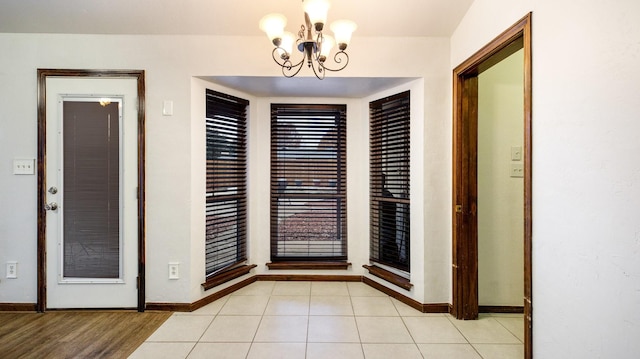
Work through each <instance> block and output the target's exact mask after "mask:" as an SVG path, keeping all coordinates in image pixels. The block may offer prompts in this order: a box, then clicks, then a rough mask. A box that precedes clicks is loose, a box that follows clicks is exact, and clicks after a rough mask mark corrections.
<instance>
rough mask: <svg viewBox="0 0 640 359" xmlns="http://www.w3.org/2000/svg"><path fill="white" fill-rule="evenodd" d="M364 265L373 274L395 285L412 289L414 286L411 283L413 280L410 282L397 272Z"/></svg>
mask: <svg viewBox="0 0 640 359" xmlns="http://www.w3.org/2000/svg"><path fill="white" fill-rule="evenodd" d="M362 267H363V268H364V269H366V270H368V271H369V273H371V274H372V275H374V276H376V277H378V278H380V279H384V280H385V281H387V282H389V283H391V284H393V285H395V286H398V287H400V288H402V289H404V290H411V287H413V284H411V282H409V280H408V279H407V278H405V277H401V276H399V275H397V274H395V273H392V272H389V271H388V270H385V269H382V268H380V267H376V266H370V265H367V264H364V265H362Z"/></svg>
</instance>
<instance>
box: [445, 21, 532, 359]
mask: <svg viewBox="0 0 640 359" xmlns="http://www.w3.org/2000/svg"><path fill="white" fill-rule="evenodd" d="M519 50H523V51H524V64H523V69H524V71H523V72H524V73H523V76H524V92H523V100H524V106H523V107H524V111H523V117H522V119H523V125H524V138H523V139H522V143H523V146H522V153H521V156H522V169H523V182H524V191H523V192H524V193H523V200H524V202H523V204H524V213H523V218H524V236H523V237H524V238H523V247H524V260H523V262H524V300H523V307H524V323H525V325H524V339H525V343H524V349H525V350H524V351H525V358H532V316H531V315H532V305H531V304H532V302H531V299H532V298H531V294H532V293H531V292H532V286H531V283H532V282H531V277H532V266H531V238H532V227H531V225H532V221H531V218H532V217H531V213H532V209H531V191H532V185H531V178H532V177H531V158H532V157H531V153H532V152H531V150H532V148H531V118H532V117H531V93H532V90H531V89H532V87H531V86H532V85H531V74H532V73H531V13H529V14H527V15H526V16H525V17H523V18H522V19H520V20H519V21H518V22H517V23H515V24H514V25H513V26H511V27H510V28H509V29H507V30H506V31H504V32H503V33H502V34H500V35H499V36H498V37H496V38H495V39H494V40H493V41H491V42H490V43H489V44H487V45H486V46H484V47H483V48H482V49H480V50H479V51H478V52H476V53H475V54H474V55H473V56H471V57H470V58H468V59H467V60H465V61H464V62H463V63H462V64H460V65H459V66H458V67H456V68H455V69H454V70H453V104H454V106H453V205H454V206H453V231H452V232H453V263H452V267H453V286H452V288H453V296H452V308H451V313H452V315H453V316H455V317H456V318H457V319H477V317H478V311H479V308H478V216H477V212H478V207H477V200H478V76H479V74H481V73H482V72H484V71H485V70H487V69H489V68H491V67H492V66H493V65H495V64H497V63H499V62H501V61H502V60H504V59H506V58H507V57H509V56H510V55H512V54H514V53H515V52H517V51H519Z"/></svg>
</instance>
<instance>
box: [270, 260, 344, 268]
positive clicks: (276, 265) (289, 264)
mask: <svg viewBox="0 0 640 359" xmlns="http://www.w3.org/2000/svg"><path fill="white" fill-rule="evenodd" d="M349 266H351V263H348V262H315V261H311V262H303V261H300V262H297V261H292V262H271V263H267V267H268V268H269V270H286V269H329V270H343V269H349Z"/></svg>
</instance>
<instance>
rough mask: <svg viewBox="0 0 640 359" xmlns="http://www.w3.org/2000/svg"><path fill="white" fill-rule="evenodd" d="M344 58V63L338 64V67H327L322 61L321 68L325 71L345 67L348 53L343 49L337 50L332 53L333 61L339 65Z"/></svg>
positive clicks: (338, 69)
mask: <svg viewBox="0 0 640 359" xmlns="http://www.w3.org/2000/svg"><path fill="white" fill-rule="evenodd" d="M343 60H344V64H343V65H342V66H338V68H335V69H332V68H329V67H327V66H326V65H325V64H324V63H323V64H322V68H323V69H325V70H327V71H332V72H338V71H340V70H344V68H345V67H347V65H348V64H349V55H348V54H347V53H346V52H344V51H338V52H336V54H335V55H333V61H334V62H335V63H336V64H338V65H340V64H341V63H342V61H343Z"/></svg>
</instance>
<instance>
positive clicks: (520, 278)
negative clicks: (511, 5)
mask: <svg viewBox="0 0 640 359" xmlns="http://www.w3.org/2000/svg"><path fill="white" fill-rule="evenodd" d="M523 69H524V50H519V51H517V52H516V53H514V54H513V55H511V56H509V57H508V58H506V59H504V60H502V61H500V62H499V63H497V64H495V65H494V66H492V67H491V68H489V69H488V70H486V71H484V72H483V73H481V74H480V75H478V304H479V305H497V306H523V305H524V304H523V300H522V297H523V293H524V241H523V239H524V179H523V178H522V177H512V176H511V172H510V170H511V165H521V166H522V164H523V161H522V160H512V157H511V148H512V147H514V146H515V147H522V146H523V139H524V120H523V113H524V98H523V96H522V94H523V91H524V76H523ZM520 153H522V151H520Z"/></svg>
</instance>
